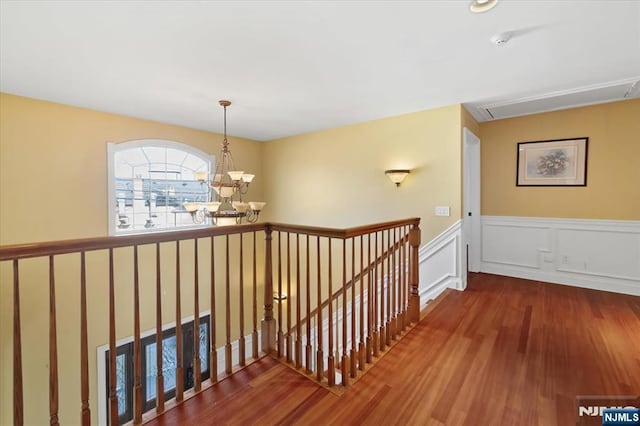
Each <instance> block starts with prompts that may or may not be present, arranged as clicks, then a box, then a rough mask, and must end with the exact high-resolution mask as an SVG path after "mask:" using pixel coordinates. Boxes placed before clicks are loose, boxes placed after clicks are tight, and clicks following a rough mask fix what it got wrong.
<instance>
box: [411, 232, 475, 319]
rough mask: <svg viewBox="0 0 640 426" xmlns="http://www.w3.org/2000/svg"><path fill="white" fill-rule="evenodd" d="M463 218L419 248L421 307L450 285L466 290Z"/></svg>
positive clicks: (456, 288)
mask: <svg viewBox="0 0 640 426" xmlns="http://www.w3.org/2000/svg"><path fill="white" fill-rule="evenodd" d="M461 241H462V220H458V221H456V223H454V224H453V225H451V226H450V227H449V228H447V229H446V230H444V231H443V232H442V233H441V234H440V235H438V236H437V237H435V238H434V239H433V240H431V241H429V242H428V243H427V244H425V245H424V246H422V247H420V250H419V251H418V262H419V268H420V286H419V295H420V308H421V309H423V308H424V307H425V306H426V305H427V303H428V301H429V300H432V299H435V298H436V297H438V295H440V293H442V292H443V291H444V290H445V289H447V288H453V289H455V290H464V289H465V288H466V286H465V283H464V281H463V279H462V273H463V267H462V259H463V253H462V244H461Z"/></svg>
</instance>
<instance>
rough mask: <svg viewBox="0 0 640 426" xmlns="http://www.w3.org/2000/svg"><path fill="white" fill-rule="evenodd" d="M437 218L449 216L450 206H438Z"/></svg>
mask: <svg viewBox="0 0 640 426" xmlns="http://www.w3.org/2000/svg"><path fill="white" fill-rule="evenodd" d="M436 216H449V206H436Z"/></svg>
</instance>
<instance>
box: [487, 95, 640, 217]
mask: <svg viewBox="0 0 640 426" xmlns="http://www.w3.org/2000/svg"><path fill="white" fill-rule="evenodd" d="M480 132H481V135H480V136H481V140H482V141H481V155H482V214H483V215H503V216H531V217H558V218H589V219H621V220H638V219H640V100H638V99H636V100H628V101H622V102H615V103H609V104H601V105H595V106H588V107H583V108H575V109H570V110H564V111H557V112H548V113H543V114H535V115H529V116H525V117H516V118H510V119H504V120H497V121H490V122H484V123H481V124H480ZM583 136H587V137H589V158H588V161H587V186H586V187H516V184H515V182H516V158H517V153H516V147H517V143H518V142H529V141H538V140H549V139H563V138H573V137H583Z"/></svg>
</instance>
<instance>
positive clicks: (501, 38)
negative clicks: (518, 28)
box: [491, 32, 511, 46]
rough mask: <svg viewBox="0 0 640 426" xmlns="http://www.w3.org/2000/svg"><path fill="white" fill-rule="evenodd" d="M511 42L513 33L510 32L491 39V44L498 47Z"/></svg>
mask: <svg viewBox="0 0 640 426" xmlns="http://www.w3.org/2000/svg"><path fill="white" fill-rule="evenodd" d="M509 40H511V33H508V32H506V33H498V34H496V35H494V36H493V37H491V43H493V44H495V45H496V46H502V45H505V44H507V42H508V41H509Z"/></svg>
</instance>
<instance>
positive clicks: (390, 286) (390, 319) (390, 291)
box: [385, 229, 396, 345]
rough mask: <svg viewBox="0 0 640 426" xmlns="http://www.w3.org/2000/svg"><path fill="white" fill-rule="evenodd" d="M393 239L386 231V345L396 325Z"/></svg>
mask: <svg viewBox="0 0 640 426" xmlns="http://www.w3.org/2000/svg"><path fill="white" fill-rule="evenodd" d="M393 236H394V238H393V240H392V238H391V231H390V230H389V229H387V245H386V248H385V250H386V252H387V334H386V335H385V338H386V344H387V345H391V336H395V333H396V324H395V315H394V312H393V310H392V306H393V303H394V302H395V300H396V299H395V293H394V291H395V288H396V286H395V282H394V280H395V276H396V265H395V257H394V256H395V243H396V240H395V234H394V235H393Z"/></svg>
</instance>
